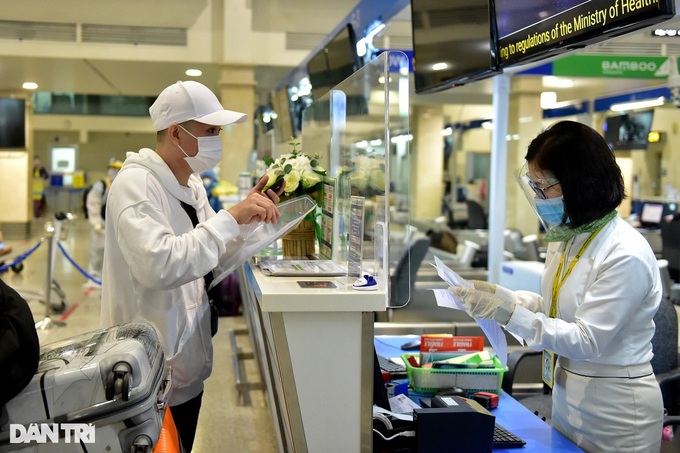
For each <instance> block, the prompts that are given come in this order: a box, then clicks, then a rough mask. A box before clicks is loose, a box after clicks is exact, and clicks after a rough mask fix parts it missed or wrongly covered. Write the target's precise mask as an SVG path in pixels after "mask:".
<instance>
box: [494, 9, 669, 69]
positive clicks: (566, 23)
mask: <svg viewBox="0 0 680 453" xmlns="http://www.w3.org/2000/svg"><path fill="white" fill-rule="evenodd" d="M495 8H496V21H497V27H498V36H499V40H498V53H499V58H500V64H501V66H502V67H508V66H512V65H516V64H522V63H528V62H530V61H533V60H538V59H543V58H548V57H550V56H552V55H554V54H558V53H560V52H565V51H568V50H572V49H576V48H580V47H585V46H586V45H589V44H594V43H596V42H598V41H604V40H606V39H609V38H612V37H615V36H619V35H622V34H625V33H629V32H632V31H635V30H639V29H641V28H644V27H648V26H650V25H653V24H656V23H659V22H662V21H664V20H667V19H670V18H671V17H673V15H674V14H675V3H674V1H673V0H524V1H517V0H495Z"/></svg>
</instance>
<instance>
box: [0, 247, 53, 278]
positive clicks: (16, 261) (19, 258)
mask: <svg viewBox="0 0 680 453" xmlns="http://www.w3.org/2000/svg"><path fill="white" fill-rule="evenodd" d="M42 242H43V241H42V239H41V240H39V241H38V243H37V244H35V245H34V246H33V247H31V248H30V249H28V250H27V251H26V252H24V253H22V254H21V255H19V256H17V257H16V258H15V259H14V261H12V262H11V263H9V264H3V265H2V266H0V272H5V271H6V270H7V269H9V268H10V267H13V266H16V265H17V264H19V263H20V262H22V261H23V260H25V259H26V258H28V257H29V255H30V254H31V253H33V252H35V251H36V249H37V248H38V247H40V244H42ZM0 259H2V257H0Z"/></svg>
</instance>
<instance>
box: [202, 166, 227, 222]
mask: <svg viewBox="0 0 680 453" xmlns="http://www.w3.org/2000/svg"><path fill="white" fill-rule="evenodd" d="M201 179H202V180H203V187H205V193H206V195H207V197H208V203H210V207H211V208H213V211H215V212H217V211H219V210H220V209H222V203H220V198H219V197H218V196H217V195H215V194H214V193H213V189H214V188H215V187H217V183H218V181H217V176H216V175H215V171H214V170H212V169H210V170H208V171H204V172H203V173H201Z"/></svg>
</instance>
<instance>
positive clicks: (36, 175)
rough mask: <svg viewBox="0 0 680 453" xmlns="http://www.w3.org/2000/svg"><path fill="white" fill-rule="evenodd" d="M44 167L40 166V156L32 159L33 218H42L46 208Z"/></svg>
mask: <svg viewBox="0 0 680 453" xmlns="http://www.w3.org/2000/svg"><path fill="white" fill-rule="evenodd" d="M49 177H50V176H49V174H48V173H47V170H45V167H43V166H42V165H41V164H40V156H35V157H33V217H35V218H36V219H37V218H39V217H42V216H43V214H44V213H45V209H46V208H47V202H46V201H45V181H47V180H48V179H49Z"/></svg>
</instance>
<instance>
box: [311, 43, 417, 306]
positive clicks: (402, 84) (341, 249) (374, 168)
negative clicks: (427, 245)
mask: <svg viewBox="0 0 680 453" xmlns="http://www.w3.org/2000/svg"><path fill="white" fill-rule="evenodd" d="M399 65H401V68H402V69H401V70H396V69H398V68H399ZM390 67H392V68H393V69H395V72H390ZM312 90H313V87H312ZM410 137H411V136H410V135H409V73H408V59H407V57H406V55H405V54H404V53H402V52H392V51H390V52H384V53H382V54H381V55H380V56H378V57H377V58H376V59H375V60H373V61H371V62H370V63H367V64H366V65H365V66H364V67H362V68H361V69H360V70H358V71H357V72H356V73H354V74H353V75H352V76H350V77H349V78H347V79H345V80H344V81H343V82H341V83H340V84H338V85H337V86H336V87H334V89H333V90H331V91H330V92H328V93H326V94H325V95H323V96H322V97H320V98H318V99H315V100H314V102H313V103H312V105H311V106H309V107H307V108H306V109H305V110H304V112H303V123H302V136H301V141H302V149H303V150H304V151H305V152H306V153H308V154H316V153H318V154H319V155H320V156H321V159H320V163H321V165H322V166H324V168H326V169H327V171H328V179H327V181H326V184H325V187H324V206H323V209H322V215H321V216H320V223H321V230H322V231H323V232H324V233H323V236H324V238H323V239H322V241H321V247H320V255H321V256H322V257H325V258H332V259H333V260H334V261H336V262H338V263H340V264H346V263H347V261H348V258H350V256H351V253H350V247H349V245H350V244H348V238H349V237H350V236H349V233H350V227H351V225H350V201H351V199H352V197H361V199H360V200H363V204H364V218H363V241H362V244H361V249H362V251H361V258H362V259H361V273H362V274H363V273H368V274H371V275H373V276H374V277H375V278H376V280H377V282H378V286H379V288H382V289H387V290H388V294H389V293H390V291H389V289H390V275H392V277H393V279H395V278H399V279H400V280H401V283H402V284H401V285H399V288H400V291H401V294H400V295H399V297H398V299H399V300H400V301H402V302H401V303H403V301H408V300H409V298H410V294H405V293H404V291H406V292H408V291H409V288H410V287H411V285H410V284H408V282H409V280H408V279H409V278H410V274H411V273H410V272H409V262H410V260H409V259H408V257H409V252H408V247H407V244H408V243H409V241H410V239H411V238H410V237H409V236H410V234H409V233H410V228H409V227H408V219H409V217H410V216H409V200H410V197H409V141H410ZM331 200H332V201H331ZM391 216H392V218H399V219H401V220H400V221H399V222H396V223H395V224H394V227H393V226H391V224H390V217H391ZM355 226H356V224H355ZM350 268H351V263H350ZM390 269H392V271H390ZM397 273H398V275H397ZM350 277H353V275H350ZM404 279H405V280H404ZM404 283H406V284H404ZM402 288H403V290H402ZM391 299H396V297H391ZM395 302H396V301H395V300H392V301H390V303H389V305H401V303H395Z"/></svg>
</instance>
